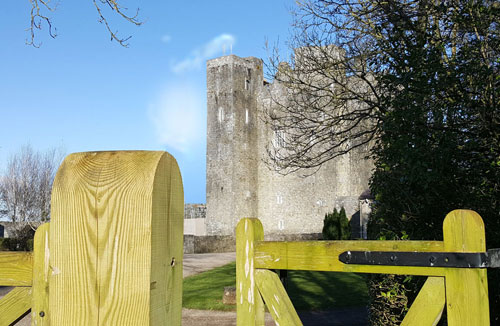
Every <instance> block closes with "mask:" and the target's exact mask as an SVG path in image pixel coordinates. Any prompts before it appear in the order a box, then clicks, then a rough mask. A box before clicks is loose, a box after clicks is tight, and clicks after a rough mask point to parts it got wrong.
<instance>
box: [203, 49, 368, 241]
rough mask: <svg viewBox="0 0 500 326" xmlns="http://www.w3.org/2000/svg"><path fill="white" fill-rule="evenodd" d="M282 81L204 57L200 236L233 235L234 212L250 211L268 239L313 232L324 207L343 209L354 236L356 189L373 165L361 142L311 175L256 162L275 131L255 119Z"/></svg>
mask: <svg viewBox="0 0 500 326" xmlns="http://www.w3.org/2000/svg"><path fill="white" fill-rule="evenodd" d="M280 93H284V92H283V86H281V85H280V84H278V83H273V84H268V83H265V82H264V78H263V62H262V60H260V59H258V58H254V57H250V58H240V57H237V56H235V55H230V56H225V57H221V58H217V59H213V60H210V61H208V62H207V217H206V231H207V234H208V235H217V236H221V235H225V236H231V235H233V234H234V229H235V227H236V224H237V222H238V220H239V219H240V218H243V217H258V218H259V219H260V220H261V221H262V223H263V225H264V230H265V233H266V237H267V238H268V239H277V238H287V239H290V238H294V236H295V238H304V237H311V236H312V235H316V236H317V234H318V233H321V229H322V226H323V218H324V215H325V213H327V212H331V211H333V209H334V208H337V209H339V208H340V207H342V206H343V207H344V208H345V209H346V212H347V214H348V215H349V217H351V221H352V224H353V225H354V231H355V233H356V234H355V236H356V237H363V235H364V233H365V232H364V229H363V227H364V225H365V224H366V223H365V222H366V218H367V216H368V213H369V205H367V203H366V200H365V197H364V194H366V193H367V190H368V180H369V178H370V175H371V170H372V168H373V163H372V162H371V161H370V160H366V159H365V157H366V154H367V153H368V150H369V148H368V147H367V146H365V147H361V148H359V149H356V150H355V151H352V152H350V153H349V154H346V155H344V156H342V157H339V158H337V159H334V160H332V161H330V162H328V163H326V164H325V165H324V166H323V167H322V168H321V169H320V170H319V171H318V172H317V173H316V174H313V175H312V176H310V177H306V178H304V177H301V176H299V175H297V174H291V175H287V176H283V175H280V174H278V173H276V172H275V171H273V170H272V169H269V167H268V166H267V165H266V164H265V163H264V158H265V156H266V155H267V153H266V150H265V148H266V145H267V144H269V142H272V141H276V140H277V138H276V134H275V132H274V131H273V130H271V128H269V126H268V125H266V124H265V123H264V122H263V121H262V119H261V118H260V117H261V115H262V114H263V110H264V109H265V108H266V107H269V106H270V105H273V101H271V94H273V96H275V95H277V94H278V95H279V94H280Z"/></svg>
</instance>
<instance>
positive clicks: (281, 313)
mask: <svg viewBox="0 0 500 326" xmlns="http://www.w3.org/2000/svg"><path fill="white" fill-rule="evenodd" d="M255 279H256V283H257V287H258V288H259V292H260V293H261V294H262V298H263V299H264V302H265V303H266V307H267V310H269V312H270V313H271V316H273V319H274V321H275V322H276V325H289V326H302V321H300V318H299V315H297V311H296V310H295V308H294V306H293V304H292V301H291V300H290V297H288V294H287V293H286V290H285V288H284V287H283V284H282V283H281V280H280V278H279V277H278V275H276V273H274V272H271V271H270V270H267V269H258V270H256V272H255Z"/></svg>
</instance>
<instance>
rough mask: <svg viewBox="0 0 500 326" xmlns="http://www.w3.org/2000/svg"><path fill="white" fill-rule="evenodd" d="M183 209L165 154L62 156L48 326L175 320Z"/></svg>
mask: <svg viewBox="0 0 500 326" xmlns="http://www.w3.org/2000/svg"><path fill="white" fill-rule="evenodd" d="M183 214H184V195H183V189H182V180H181V175H180V172H179V168H178V166H177V162H176V161H175V159H174V158H173V157H172V156H171V155H170V154H168V153H166V152H146V151H124V152H89V153H76V154H71V155H69V156H68V157H66V159H65V160H64V162H63V163H62V165H61V167H60V168H59V170H58V172H57V176H56V179H55V181H54V186H53V190H52V213H51V222H50V239H49V249H50V260H49V264H50V266H49V269H50V271H49V274H50V277H49V288H50V290H49V314H50V324H51V326H58V325H61V326H68V325H72V326H78V325H82V326H94V325H155V326H157V325H158V326H161V325H180V324H181V301H182V257H183V256H182V254H183V240H182V239H183Z"/></svg>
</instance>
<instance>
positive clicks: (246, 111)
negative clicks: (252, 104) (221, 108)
mask: <svg viewBox="0 0 500 326" xmlns="http://www.w3.org/2000/svg"><path fill="white" fill-rule="evenodd" d="M245 123H246V124H248V109H246V110H245Z"/></svg>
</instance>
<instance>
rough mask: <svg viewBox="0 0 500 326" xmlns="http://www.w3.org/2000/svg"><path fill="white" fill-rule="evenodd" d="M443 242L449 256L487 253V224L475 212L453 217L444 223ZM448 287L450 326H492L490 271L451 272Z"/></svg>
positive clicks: (456, 212) (458, 213) (452, 215)
mask: <svg viewBox="0 0 500 326" xmlns="http://www.w3.org/2000/svg"><path fill="white" fill-rule="evenodd" d="M443 239H444V246H445V251H447V252H485V251H486V240H485V233H484V224H483V220H482V219H481V216H479V214H477V213H476V212H474V211H469V210H454V211H452V212H451V213H449V214H448V215H447V216H446V218H445V220H444V223H443ZM445 285H446V313H447V316H448V325H461V326H469V325H470V326H489V325H490V319H489V318H490V314H489V304H488V282H487V279H486V269H478V268H447V269H446V275H445Z"/></svg>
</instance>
